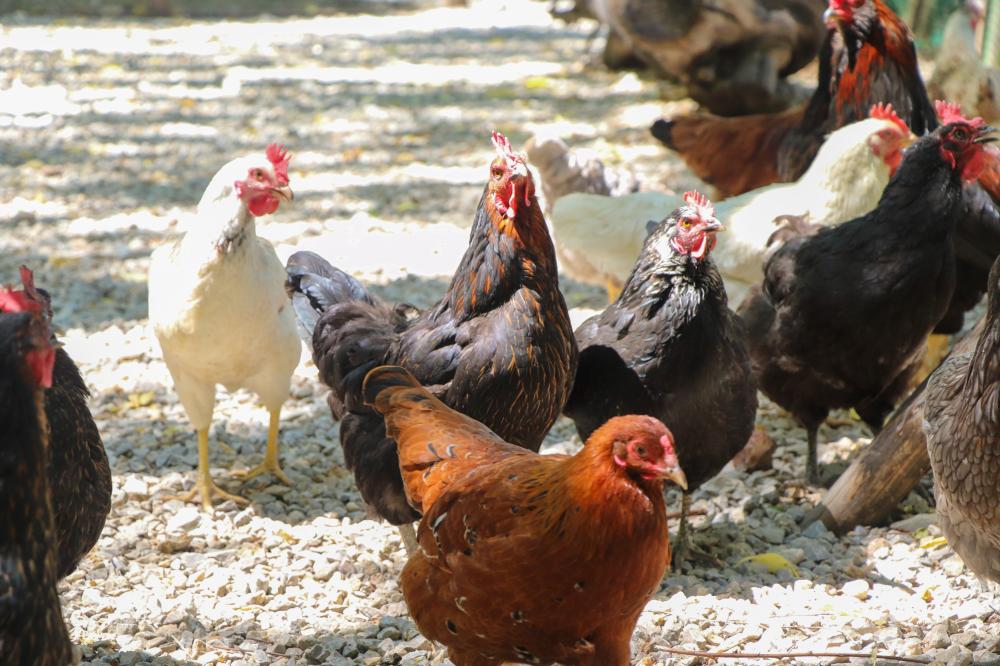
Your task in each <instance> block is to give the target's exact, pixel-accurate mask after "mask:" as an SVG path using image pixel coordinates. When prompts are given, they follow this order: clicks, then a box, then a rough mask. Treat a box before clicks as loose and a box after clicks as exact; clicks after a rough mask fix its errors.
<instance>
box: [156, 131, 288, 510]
mask: <svg viewBox="0 0 1000 666" xmlns="http://www.w3.org/2000/svg"><path fill="white" fill-rule="evenodd" d="M264 157H265V156H263V155H257V156H248V157H243V158H239V159H235V160H233V161H231V162H229V163H228V164H226V165H225V166H224V167H222V168H221V169H220V170H219V172H218V173H216V174H215V177H214V178H212V182H211V183H209V185H208V188H207V189H206V190H205V193H204V195H202V198H201V201H200V202H199V204H198V210H197V216H196V219H195V220H194V221H193V224H192V225H191V227H190V229H189V230H188V231H187V233H186V234H185V235H184V236H183V237H182V238H181V239H180V240H178V241H176V242H174V243H170V244H168V245H165V246H163V247H160V248H158V249H157V250H156V251H155V252H154V253H153V256H152V258H151V261H150V267H149V320H150V324H151V325H152V327H153V331H154V332H155V333H156V338H157V339H158V340H159V342H160V347H161V349H162V350H163V360H164V361H165V362H166V364H167V368H168V369H169V370H170V375H171V377H173V380H174V387H175V388H176V390H177V395H178V397H179V398H180V401H181V404H182V405H183V406H184V411H185V412H187V415H188V418H189V419H190V420H191V424H192V425H193V426H194V428H195V430H196V431H197V434H198V478H197V481H196V484H195V487H194V488H193V489H192V490H191V492H190V493H188V494H187V495H186V496H185V497H184V499H185V500H190V499H192V498H193V497H194V496H195V495H196V494H200V495H201V500H202V505H203V506H204V507H205V508H206V510H210V509H211V506H212V498H213V496H217V497H220V498H222V499H224V500H226V499H229V500H233V501H235V502H237V503H240V504H243V503H246V500H245V499H243V498H242V497H239V496H236V495H232V494H230V493H227V492H225V491H224V490H222V489H221V488H219V487H218V486H216V485H215V482H214V481H213V480H212V477H211V473H210V471H209V465H208V430H209V426H210V425H211V421H212V411H213V409H214V407H215V387H216V384H222V385H223V386H225V387H226V388H227V389H229V390H230V391H233V390H236V389H239V388H245V389H249V390H250V391H253V392H254V393H256V394H257V396H258V397H259V398H260V400H261V402H262V403H263V404H264V406H265V407H266V408H267V410H268V412H269V413H270V424H269V427H268V435H267V453H266V455H265V457H264V461H263V463H261V464H260V465H259V466H258V467H256V468H254V469H252V470H250V471H249V472H248V473H247V474H246V478H250V477H253V476H256V475H257V474H261V473H264V472H270V473H272V474H274V475H275V476H276V477H278V478H279V479H280V480H281V481H282V482H284V483H286V484H289V483H290V482H289V479H288V477H287V476H286V475H285V474H284V472H282V470H281V466H280V464H279V462H278V426H279V420H280V414H281V406H282V404H283V403H284V402H285V400H286V398H287V397H288V393H289V388H290V384H291V376H292V373H293V371H294V370H295V367H296V366H297V365H298V361H299V355H300V353H301V343H300V342H299V337H298V334H297V333H296V329H295V315H294V313H293V312H292V308H291V303H290V302H289V300H288V296H287V295H286V294H285V288H284V284H285V269H284V266H283V265H282V263H281V261H279V260H278V257H277V255H276V254H275V251H274V248H273V247H272V246H271V244H270V243H269V242H267V241H266V240H263V239H261V238H258V237H257V233H256V227H255V219H256V218H257V217H259V216H262V215H268V214H270V213H273V212H275V211H276V210H277V209H278V206H279V205H280V204H281V202H282V201H290V200H291V199H292V191H291V189H290V188H289V186H288V162H289V156H288V154H287V153H286V152H285V151H284V149H283V148H281V147H279V146H277V145H276V144H271V145H270V146H268V147H267V152H266V158H267V159H266V160H265V159H264Z"/></svg>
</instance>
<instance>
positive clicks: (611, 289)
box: [604, 278, 622, 303]
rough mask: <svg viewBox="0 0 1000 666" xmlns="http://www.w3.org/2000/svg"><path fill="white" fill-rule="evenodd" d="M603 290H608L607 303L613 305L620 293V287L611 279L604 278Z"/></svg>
mask: <svg viewBox="0 0 1000 666" xmlns="http://www.w3.org/2000/svg"><path fill="white" fill-rule="evenodd" d="M604 288H605V289H607V290H608V303H614V302H615V301H617V300H618V296H619V295H620V294H621V293H622V285H620V284H618V282H616V281H615V280H613V279H611V278H605V280H604Z"/></svg>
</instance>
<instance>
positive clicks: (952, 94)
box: [927, 0, 1000, 123]
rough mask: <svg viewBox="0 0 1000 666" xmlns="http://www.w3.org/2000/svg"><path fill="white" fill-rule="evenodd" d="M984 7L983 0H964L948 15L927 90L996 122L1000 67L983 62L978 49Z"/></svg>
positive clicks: (999, 109) (999, 107) (999, 113)
mask: <svg viewBox="0 0 1000 666" xmlns="http://www.w3.org/2000/svg"><path fill="white" fill-rule="evenodd" d="M984 11H985V10H984V8H983V3H982V0H964V1H963V2H961V3H960V5H959V8H958V9H957V10H955V12H954V13H952V15H951V16H950V17H948V22H947V23H946V24H945V27H944V36H943V37H942V39H941V47H940V48H939V49H938V54H937V57H936V58H935V59H934V72H933V73H932V74H931V77H930V79H928V81H927V92H928V94H930V96H931V98H932V99H947V100H951V101H953V102H955V103H956V104H958V105H959V106H960V107H961V108H962V109H964V110H965V111H966V113H969V114H971V115H974V116H980V117H982V118H983V120H985V121H986V122H988V123H993V122H997V121H1000V71H998V70H996V69H993V68H992V67H987V66H986V65H983V63H982V60H981V59H980V57H979V51H978V50H977V49H976V25H977V24H978V23H979V21H980V20H982V18H983V14H984Z"/></svg>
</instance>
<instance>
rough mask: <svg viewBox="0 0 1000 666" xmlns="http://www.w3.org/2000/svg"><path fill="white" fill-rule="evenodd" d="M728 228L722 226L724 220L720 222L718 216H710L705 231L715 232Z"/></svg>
mask: <svg viewBox="0 0 1000 666" xmlns="http://www.w3.org/2000/svg"><path fill="white" fill-rule="evenodd" d="M725 230H726V228H725V227H724V226H722V222H719V219H718V218H715V217H710V218H708V219H707V220H705V231H708V232H715V231H725Z"/></svg>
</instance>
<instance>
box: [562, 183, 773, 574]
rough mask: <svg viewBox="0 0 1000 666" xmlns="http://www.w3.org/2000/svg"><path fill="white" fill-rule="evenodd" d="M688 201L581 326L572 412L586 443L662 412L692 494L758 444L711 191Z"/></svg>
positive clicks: (741, 335)
mask: <svg viewBox="0 0 1000 666" xmlns="http://www.w3.org/2000/svg"><path fill="white" fill-rule="evenodd" d="M684 199H685V201H686V202H687V204H686V205H685V206H682V207H681V208H678V209H677V210H675V211H674V212H672V213H671V214H670V216H669V217H667V218H666V219H664V220H663V221H662V222H660V224H659V225H658V226H657V227H656V228H655V229H654V230H653V232H652V233H651V234H650V235H649V236H648V237H647V238H646V241H645V243H644V244H643V248H642V253H641V254H640V255H639V259H638V260H637V261H636V264H635V267H634V268H633V269H632V274H631V275H630V276H629V278H628V281H627V282H626V283H625V286H624V288H623V290H622V293H621V295H620V296H619V297H618V300H616V301H615V302H614V303H612V304H611V305H609V306H608V308H607V309H606V310H604V312H602V313H601V314H599V315H595V316H593V317H591V318H590V319H588V320H587V321H585V322H584V323H583V324H581V325H580V327H579V328H578V329H577V330H576V339H577V344H579V345H580V365H579V368H578V369H577V374H576V382H575V383H574V385H573V391H572V393H571V394H570V398H569V401H568V402H567V404H566V408H565V409H564V412H565V414H566V416H568V417H569V418H571V419H573V422H574V423H575V424H576V428H577V431H578V432H579V433H580V437H581V439H584V440H585V439H586V438H587V437H589V436H590V434H591V433H592V432H593V431H594V430H595V429H597V428H598V427H599V426H600V425H601V424H603V423H604V422H606V421H607V420H608V419H610V418H612V417H614V416H619V415H624V414H648V415H650V416H655V417H657V418H659V419H660V420H662V421H663V422H664V423H666V424H667V427H669V428H670V430H671V432H673V433H674V439H675V447H676V449H677V455H678V456H679V458H680V462H681V468H682V469H683V470H684V473H685V475H686V476H687V481H688V491H689V492H690V491H693V490H694V489H695V488H697V487H698V486H699V485H701V484H702V483H704V482H705V481H707V480H709V479H711V478H712V477H713V476H715V475H716V474H718V473H719V470H721V469H722V468H723V466H725V464H726V463H727V462H729V461H730V460H731V459H732V458H733V456H735V455H736V454H737V453H738V452H739V451H740V449H742V448H743V446H744V445H745V444H746V443H747V441H748V440H749V438H750V435H751V434H752V433H753V425H754V418H755V415H756V413H757V387H756V386H755V384H754V379H753V373H752V371H751V368H750V357H749V355H748V353H747V347H746V333H745V331H744V329H743V325H742V323H741V322H740V321H739V318H738V317H737V316H736V315H735V314H734V313H733V312H732V310H730V309H729V307H728V304H727V298H726V290H725V287H724V286H723V284H722V278H721V276H720V275H719V272H718V270H717V269H716V268H715V265H714V264H713V263H712V261H711V259H710V258H709V254H710V252H711V250H712V247H714V245H715V233H716V232H717V231H718V230H719V228H720V224H719V221H718V220H717V219H715V217H714V211H713V209H712V206H711V204H710V203H709V202H708V200H707V199H705V197H704V196H703V195H701V194H698V193H697V192H688V193H687V194H685V195H684ZM707 414H712V416H711V417H710V418H709V417H707V416H706V415H707ZM689 504H690V496H689V495H687V494H685V495H684V500H683V504H682V508H681V523H680V528H679V529H680V531H679V538H678V541H679V542H680V544H679V548H678V549H677V550H678V551H679V553H680V554H678V555H675V559H678V560H681V559H683V557H684V552H683V551H685V550H686V549H688V547H689V546H690V544H689V542H688V540H687V520H686V519H687V511H688V507H689Z"/></svg>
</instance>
